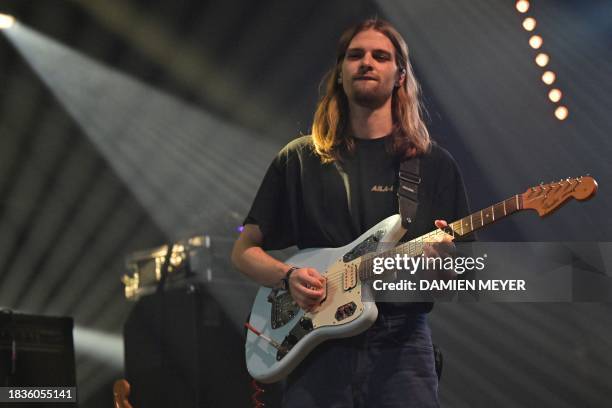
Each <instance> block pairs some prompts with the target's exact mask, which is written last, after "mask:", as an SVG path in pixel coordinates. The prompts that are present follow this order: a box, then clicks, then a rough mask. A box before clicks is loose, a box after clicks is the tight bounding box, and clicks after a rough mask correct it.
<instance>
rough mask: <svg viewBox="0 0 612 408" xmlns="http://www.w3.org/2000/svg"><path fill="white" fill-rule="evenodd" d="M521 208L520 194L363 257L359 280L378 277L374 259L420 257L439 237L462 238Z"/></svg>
mask: <svg viewBox="0 0 612 408" xmlns="http://www.w3.org/2000/svg"><path fill="white" fill-rule="evenodd" d="M522 208H523V199H522V196H521V195H520V194H517V195H515V196H512V197H510V198H507V199H505V200H504V201H501V202H499V203H497V204H493V205H492V206H490V207H487V208H483V209H482V210H480V211H476V212H475V213H472V214H470V215H468V216H467V217H463V218H461V219H459V220H457V221H455V222H451V223H449V224H448V227H447V228H445V229H444V230H441V229H436V230H433V231H431V232H428V233H427V234H425V235H421V236H420V237H418V238H415V239H413V240H411V241H408V242H405V243H403V244H401V245H398V246H396V247H395V248H392V249H389V250H387V251H384V252H380V253H377V254H376V255H371V254H368V255H364V256H363V259H362V261H361V264H360V265H359V278H360V279H361V280H367V279H371V278H373V277H375V276H379V275H376V274H374V272H372V270H373V267H374V265H373V263H374V258H380V257H384V258H386V257H394V256H395V255H396V254H399V255H402V256H403V255H408V256H420V255H421V254H422V253H423V246H424V245H425V244H427V243H430V242H436V241H437V239H436V238H438V236H439V235H441V234H449V235H452V236H453V237H455V238H457V237H463V236H465V235H468V234H470V233H472V232H474V231H476V230H478V229H480V228H483V227H484V226H486V225H489V224H492V223H493V222H495V221H498V220H500V219H502V218H504V217H506V216H508V215H510V214H513V213H515V212H517V211H519V210H521V209H522Z"/></svg>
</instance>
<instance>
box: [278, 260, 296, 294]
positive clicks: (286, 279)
mask: <svg viewBox="0 0 612 408" xmlns="http://www.w3.org/2000/svg"><path fill="white" fill-rule="evenodd" d="M297 269H300V268H299V267H297V266H292V267H291V268H289V270H288V271H287V273H285V277H284V278H282V279H281V288H282V289H283V290H286V291H287V292H288V291H289V278H290V277H291V274H292V273H293V271H295V270H297Z"/></svg>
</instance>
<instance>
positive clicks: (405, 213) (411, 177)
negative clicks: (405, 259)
mask: <svg viewBox="0 0 612 408" xmlns="http://www.w3.org/2000/svg"><path fill="white" fill-rule="evenodd" d="M419 164H420V163H419V158H418V157H413V158H412V159H410V160H404V161H402V162H401V164H400V170H399V187H398V189H397V197H398V200H399V212H400V216H401V217H402V227H404V229H408V227H409V226H410V223H412V220H413V219H414V218H415V216H416V212H417V208H418V206H419V184H421V177H420V176H419V167H420V166H419Z"/></svg>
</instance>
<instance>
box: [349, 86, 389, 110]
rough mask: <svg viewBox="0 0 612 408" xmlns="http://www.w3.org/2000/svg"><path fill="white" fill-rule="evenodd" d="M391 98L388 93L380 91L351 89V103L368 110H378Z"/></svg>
mask: <svg viewBox="0 0 612 408" xmlns="http://www.w3.org/2000/svg"><path fill="white" fill-rule="evenodd" d="M390 97H391V94H390V93H387V92H385V91H384V90H381V89H376V90H372V89H367V90H364V89H353V102H355V103H356V104H357V105H359V106H363V107H364V108H368V109H372V110H373V109H378V108H380V107H381V106H383V105H384V104H385V102H387V100H388V99H389V98H390Z"/></svg>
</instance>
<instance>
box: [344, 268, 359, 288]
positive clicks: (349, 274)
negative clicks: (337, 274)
mask: <svg viewBox="0 0 612 408" xmlns="http://www.w3.org/2000/svg"><path fill="white" fill-rule="evenodd" d="M357 272H358V268H357V265H356V264H355V263H347V264H344V272H343V273H342V288H343V289H344V290H345V291H347V290H351V289H353V288H354V287H355V286H357Z"/></svg>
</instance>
